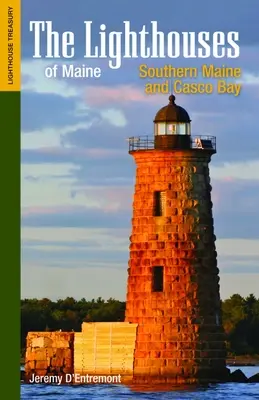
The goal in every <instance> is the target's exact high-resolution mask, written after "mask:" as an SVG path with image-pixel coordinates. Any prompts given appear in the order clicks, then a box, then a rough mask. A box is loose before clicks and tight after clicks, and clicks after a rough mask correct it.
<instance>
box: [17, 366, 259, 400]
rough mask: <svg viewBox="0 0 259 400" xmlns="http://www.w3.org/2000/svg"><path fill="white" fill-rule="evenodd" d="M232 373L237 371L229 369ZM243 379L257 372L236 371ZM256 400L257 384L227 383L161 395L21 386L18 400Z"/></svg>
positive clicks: (130, 390)
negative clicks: (241, 372) (242, 373)
mask: <svg viewBox="0 0 259 400" xmlns="http://www.w3.org/2000/svg"><path fill="white" fill-rule="evenodd" d="M230 369H231V371H234V370H235V369H237V368H230ZM240 369H242V371H243V372H244V373H245V375H246V376H247V377H250V376H252V375H254V374H256V373H258V372H259V366H257V367H243V368H240ZM45 399H46V400H82V399H86V400H96V399H107V400H134V399H143V400H181V399H183V400H186V399H188V400H223V399H224V400H235V399H238V400H252V399H258V400H259V383H227V384H221V385H210V386H209V387H207V388H195V389H182V390H179V389H177V390H173V391H167V392H164V391H163V389H159V388H156V389H155V390H154V391H149V390H146V389H145V388H142V389H141V388H138V391H136V390H135V389H134V388H129V387H127V386H122V385H118V386H116V385H85V386H57V385H39V384H37V385H24V384H22V385H21V400H45Z"/></svg>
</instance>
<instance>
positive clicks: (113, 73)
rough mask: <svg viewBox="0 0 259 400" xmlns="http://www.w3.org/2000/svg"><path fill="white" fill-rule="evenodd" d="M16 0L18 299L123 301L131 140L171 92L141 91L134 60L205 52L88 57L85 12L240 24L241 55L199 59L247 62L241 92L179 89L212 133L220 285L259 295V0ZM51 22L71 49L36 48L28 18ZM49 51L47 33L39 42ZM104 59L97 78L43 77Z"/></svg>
mask: <svg viewBox="0 0 259 400" xmlns="http://www.w3.org/2000/svg"><path fill="white" fill-rule="evenodd" d="M74 4H75V5H74V6H72V3H71V2H69V1H66V2H64V1H63V0H56V1H55V2H53V1H52V2H50V1H49V0H45V1H44V2H42V1H39V0H34V1H33V2H31V1H29V0H24V1H23V4H22V7H23V9H22V133H21V185H22V195H21V213H22V218H21V235H22V267H21V271H22V287H21V295H22V298H25V297H26V298H32V297H34V298H43V297H48V298H51V299H54V300H55V299H58V298H64V297H67V296H72V297H74V298H76V299H80V298H86V299H92V298H97V297H99V296H100V297H102V298H104V299H107V298H109V297H113V298H116V299H119V300H125V296H126V282H127V268H128V265H127V264H128V256H129V253H128V247H129V235H130V229H131V218H132V201H133V191H134V179H135V165H134V161H133V158H132V157H131V156H130V155H129V154H128V143H127V141H126V139H127V138H128V137H131V136H139V135H150V136H152V135H153V119H154V116H155V114H156V112H157V111H158V110H159V109H160V108H161V107H162V106H164V105H166V104H167V102H168V99H167V98H168V95H146V94H145V92H144V86H145V83H146V81H144V80H143V79H140V78H139V75H138V67H139V65H140V64H143V63H146V64H148V66H150V67H156V66H163V65H165V64H172V65H173V66H175V67H188V66H191V67H200V66H201V65H202V63H204V60H200V59H194V60H193V59H184V58H178V59H167V58H164V59H160V60H157V59H145V60H141V59H140V58H138V59H127V60H123V62H122V66H121V68H120V69H117V70H112V69H110V68H109V67H108V63H107V60H106V59H99V60H89V59H87V60H86V59H84V58H83V55H84V21H93V42H94V43H98V29H99V27H100V25H101V24H105V25H106V26H107V30H110V31H112V30H118V31H121V30H122V27H123V21H125V20H127V21H130V22H131V27H132V29H133V30H136V31H140V30H141V29H142V26H143V25H146V26H147V27H149V26H150V21H158V24H159V27H160V29H161V30H163V31H164V32H169V31H179V32H182V31H195V32H199V31H209V32H213V31H224V32H227V31H232V30H233V31H238V32H239V34H240V41H239V45H240V56H239V58H237V59H228V60H227V59H218V60H216V59H212V58H210V59H206V60H205V63H207V64H210V63H213V64H214V65H216V66H221V65H223V64H225V65H227V66H231V67H240V68H242V77H241V83H242V90H241V94H240V95H239V96H238V97H234V96H233V95H229V94H224V95H219V94H217V93H215V94H210V95H204V94H203V95H197V94H196V95H183V94H180V95H177V97H176V103H177V104H179V105H181V106H183V107H184V108H186V110H187V111H188V113H189V115H190V117H191V120H192V132H193V134H197V135H198V134H205V135H207V134H210V135H213V136H216V137H217V150H218V152H217V154H216V155H214V156H213V158H212V161H211V164H210V171H211V180H212V186H213V192H212V197H213V213H214V224H215V233H216V236H217V242H216V246H217V252H218V267H219V269H220V290H221V297H222V298H223V299H225V298H227V297H229V296H230V295H232V294H234V293H240V294H241V295H243V296H248V295H249V294H250V293H254V294H255V295H256V296H257V297H259V213H258V204H259V134H258V112H259V107H258V104H259V70H258V65H259V31H258V13H259V3H258V1H257V0H250V2H249V7H247V6H246V5H245V3H244V2H243V1H241V0H235V1H234V0H229V1H228V2H226V1H222V0H218V1H217V2H216V3H215V4H216V6H215V5H214V6H213V7H212V5H211V4H210V3H209V2H207V1H205V0H200V1H199V3H198V6H197V4H196V3H195V2H193V1H192V0H183V1H182V2H180V3H179V5H174V3H173V2H172V1H169V0H166V1H164V2H163V6H162V5H161V7H160V6H158V5H157V4H155V3H154V2H147V1H146V0H145V1H143V2H138V3H137V2H134V1H133V2H122V1H115V0H109V1H108V2H100V0H95V1H88V2H86V1H84V0H77V1H76V2H75V3H74ZM35 20H43V21H52V23H53V29H54V30H56V31H59V32H61V33H62V32H65V31H72V32H74V34H75V50H76V55H75V58H74V59H73V60H65V59H59V60H54V61H53V60H49V59H46V58H41V59H34V58H33V57H32V56H33V43H34V36H33V34H32V32H30V30H29V22H30V21H35ZM43 51H44V43H43ZM57 63H58V64H65V63H68V64H71V63H74V64H75V65H82V64H85V65H87V66H90V67H99V68H101V71H102V75H101V77H100V78H99V79H94V78H92V79H86V78H85V79H84V78H82V79H78V78H77V79H76V78H75V79H72V78H69V79H66V78H61V77H60V76H58V77H57V78H46V77H45V69H46V68H47V67H48V66H51V65H53V64H57Z"/></svg>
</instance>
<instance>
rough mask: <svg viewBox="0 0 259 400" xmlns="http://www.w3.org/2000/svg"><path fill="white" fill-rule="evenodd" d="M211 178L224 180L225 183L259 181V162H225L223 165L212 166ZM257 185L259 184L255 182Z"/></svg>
mask: <svg viewBox="0 0 259 400" xmlns="http://www.w3.org/2000/svg"><path fill="white" fill-rule="evenodd" d="M210 170H211V176H212V178H213V179H219V180H220V179H222V180H224V181H230V182H231V181H234V180H238V181H240V180H248V181H252V180H254V181H257V180H259V172H258V171H259V160H252V161H249V160H248V161H245V162H236V163H235V162H234V163H229V162H224V163H222V164H221V165H215V166H214V165H212V166H211V168H210ZM255 184H258V183H256V182H255Z"/></svg>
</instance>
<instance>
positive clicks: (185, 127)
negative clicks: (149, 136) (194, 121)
mask: <svg viewBox="0 0 259 400" xmlns="http://www.w3.org/2000/svg"><path fill="white" fill-rule="evenodd" d="M190 134H191V125H190V123H176V122H159V123H155V136H156V135H162V136H164V135H190Z"/></svg>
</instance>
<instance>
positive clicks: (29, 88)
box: [22, 60, 82, 98]
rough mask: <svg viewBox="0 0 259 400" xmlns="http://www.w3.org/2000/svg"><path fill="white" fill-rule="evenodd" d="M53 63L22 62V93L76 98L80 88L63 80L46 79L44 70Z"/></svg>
mask: <svg viewBox="0 0 259 400" xmlns="http://www.w3.org/2000/svg"><path fill="white" fill-rule="evenodd" d="M54 64H57V63H54V62H48V61H45V60H44V61H43V60H22V91H23V92H29V93H31V92H33V93H37V94H52V95H55V96H59V97H64V98H77V97H80V95H81V93H82V88H80V87H76V86H72V85H70V84H69V82H68V81H67V80H65V79H57V78H47V77H46V75H45V70H46V68H47V67H49V66H53V65H54Z"/></svg>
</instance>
